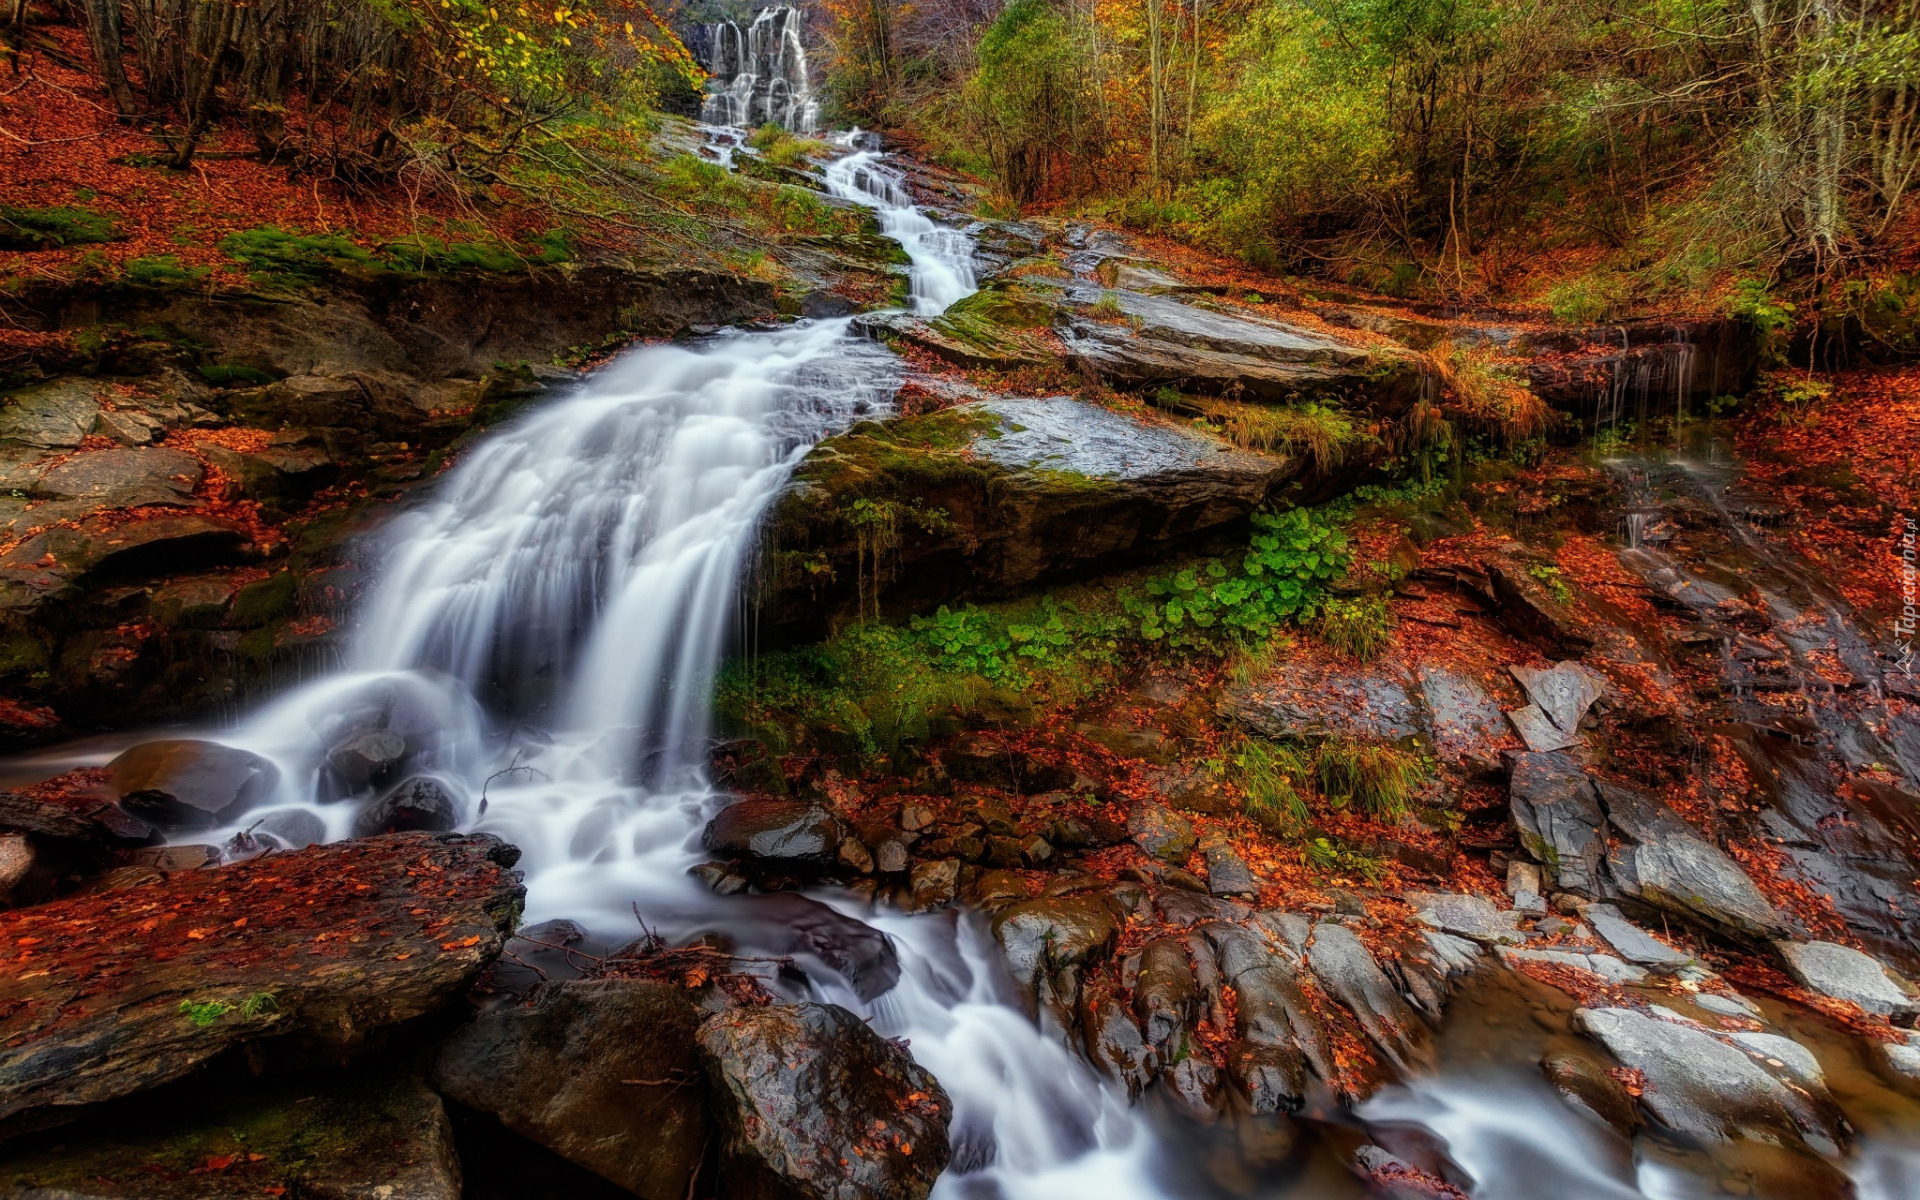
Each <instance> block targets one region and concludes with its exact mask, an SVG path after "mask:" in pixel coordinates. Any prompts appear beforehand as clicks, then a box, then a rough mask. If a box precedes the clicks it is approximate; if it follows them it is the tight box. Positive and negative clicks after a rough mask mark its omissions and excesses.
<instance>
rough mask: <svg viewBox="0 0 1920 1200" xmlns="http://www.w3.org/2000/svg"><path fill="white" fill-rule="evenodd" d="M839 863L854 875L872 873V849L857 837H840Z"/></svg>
mask: <svg viewBox="0 0 1920 1200" xmlns="http://www.w3.org/2000/svg"><path fill="white" fill-rule="evenodd" d="M840 865H841V866H843V867H845V868H846V869H847V870H849V871H852V872H853V873H854V874H855V875H871V874H873V851H871V850H869V849H867V847H866V845H865V843H863V842H861V840H860V839H859V838H856V837H849V838H842V839H841V840H840Z"/></svg>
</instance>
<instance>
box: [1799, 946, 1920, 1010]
mask: <svg viewBox="0 0 1920 1200" xmlns="http://www.w3.org/2000/svg"><path fill="white" fill-rule="evenodd" d="M1774 949H1775V950H1777V951H1778V952H1779V954H1780V957H1781V959H1782V960H1784V961H1785V962H1786V964H1787V973H1788V974H1790V975H1792V976H1793V978H1794V981H1795V982H1796V983H1798V984H1799V985H1800V986H1801V987H1804V988H1806V989H1807V990H1808V991H1812V992H1819V993H1820V994H1821V995H1823V996H1831V997H1833V998H1834V999H1835V1000H1845V1001H1847V1002H1848V1003H1851V1004H1857V1005H1859V1006H1860V1007H1861V1008H1863V1009H1865V1010H1866V1011H1867V1012H1870V1013H1877V1014H1879V1015H1880V1016H1883V1017H1889V1018H1891V1019H1892V1020H1894V1021H1895V1022H1897V1023H1900V1024H1910V1023H1911V1022H1912V1019H1913V1018H1914V1016H1916V1015H1920V991H1916V990H1915V989H1914V986H1913V985H1912V984H1910V983H1908V982H1907V981H1906V980H1905V979H1902V978H1901V977H1900V976H1898V975H1896V974H1894V973H1893V971H1891V970H1890V969H1888V967H1887V966H1886V965H1885V964H1884V963H1882V962H1880V961H1878V960H1877V959H1875V958H1873V957H1871V956H1870V955H1866V954H1862V953H1860V952H1859V951H1858V950H1855V949H1853V948H1852V947H1850V946H1842V945H1839V944H1837V943H1834V942H1775V943H1774Z"/></svg>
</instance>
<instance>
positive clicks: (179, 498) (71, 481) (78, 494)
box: [33, 447, 207, 508]
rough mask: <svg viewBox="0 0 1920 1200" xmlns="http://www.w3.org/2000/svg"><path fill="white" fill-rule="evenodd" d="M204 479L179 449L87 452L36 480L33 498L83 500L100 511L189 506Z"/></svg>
mask: <svg viewBox="0 0 1920 1200" xmlns="http://www.w3.org/2000/svg"><path fill="white" fill-rule="evenodd" d="M206 474H207V472H206V468H205V467H202V466H201V465H200V460H199V459H197V458H195V457H194V456H193V455H191V454H188V453H186V452H185V451H183V450H168V449H165V448H163V447H142V448H141V449H138V450H89V451H87V452H85V453H83V454H76V455H74V456H73V457H72V458H69V459H67V460H66V461H65V462H63V463H61V464H60V465H59V466H57V467H54V468H52V469H51V470H49V471H48V472H47V473H46V474H44V475H42V476H41V477H40V479H39V481H38V482H36V483H35V484H34V485H33V495H35V496H39V497H42V498H45V499H48V500H86V501H89V502H90V503H93V504H96V505H99V506H100V507H102V508H136V507H139V506H141V505H173V506H180V505H190V504H194V503H195V500H194V498H193V489H194V488H196V487H198V486H200V481H201V480H202V479H204V478H206Z"/></svg>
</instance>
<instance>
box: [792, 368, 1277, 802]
mask: <svg viewBox="0 0 1920 1200" xmlns="http://www.w3.org/2000/svg"><path fill="white" fill-rule="evenodd" d="M1289 474H1290V470H1289V466H1288V464H1287V463H1286V462H1284V461H1281V460H1278V459H1274V458H1269V457H1266V456H1263V455H1257V454H1251V453H1247V452H1243V451H1239V450H1235V449H1233V448H1231V447H1229V446H1226V445H1225V444H1223V443H1221V442H1220V441H1218V440H1217V439H1214V438H1211V437H1209V436H1207V435H1204V434H1201V433H1198V432H1195V431H1193V430H1190V429H1185V428H1180V427H1176V426H1172V425H1165V424H1158V423H1154V422H1149V421H1145V420H1141V419H1139V418H1135V417H1131V416H1127V415H1125V414H1122V413H1117V412H1114V411H1111V410H1109V409H1105V408H1102V407H1100V406H1098V405H1094V404H1088V403H1084V402H1082V401H1079V400H1075V399H1072V398H1069V397H1062V396H1056V397H1046V398H1038V399H994V400H984V401H978V402H974V403H968V404H962V405H958V406H955V407H951V408H947V409H943V410H941V411H940V412H937V413H932V414H928V415H925V416H917V417H905V418H899V419H896V420H894V421H891V422H888V423H886V424H884V425H883V424H879V423H872V422H869V423H866V424H863V425H860V426H857V427H856V428H855V429H853V430H851V431H849V432H848V433H846V434H843V435H841V436H840V437H836V438H830V439H828V440H827V441H825V442H822V443H821V444H820V445H819V446H817V447H815V449H814V450H813V451H812V452H811V453H810V454H809V455H808V457H807V459H806V460H805V461H804V462H802V464H801V465H800V467H799V468H798V469H797V470H796V471H795V473H794V476H793V481H792V482H791V483H790V484H789V485H788V487H787V489H786V490H785V491H784V492H783V493H782V494H781V496H780V498H779V499H778V500H777V501H776V502H775V504H774V507H773V509H772V510H771V512H770V513H769V516H768V523H769V524H768V527H769V530H770V532H771V533H772V535H773V536H774V537H775V538H776V539H777V540H778V543H779V544H780V545H783V546H796V547H799V546H805V547H808V550H807V551H806V552H805V555H804V556H802V555H800V554H799V552H798V551H796V552H794V555H793V556H792V557H791V558H790V559H783V560H782V561H783V563H787V564H788V565H783V566H782V567H781V574H780V575H779V577H778V579H777V580H776V590H775V593H774V595H773V596H772V597H771V598H770V600H769V605H770V610H769V617H770V618H771V621H772V624H773V626H774V627H775V628H776V629H778V630H780V631H781V635H782V636H785V637H796V638H797V637H801V636H810V635H811V634H813V633H815V632H818V631H820V630H823V629H825V628H827V627H828V626H829V625H830V624H831V623H832V621H834V620H835V619H837V618H839V617H841V616H845V615H854V614H857V613H858V612H859V611H861V609H860V599H859V597H858V596H856V595H855V581H856V580H859V579H864V580H866V582H865V583H864V584H863V585H862V586H864V587H865V588H866V589H867V591H866V601H865V602H866V604H867V605H868V606H869V607H871V606H872V605H873V604H874V590H875V589H876V588H877V589H878V592H879V598H878V599H879V607H880V610H881V611H882V612H883V613H885V614H888V615H894V614H905V613H913V612H923V611H927V610H930V609H933V608H934V607H936V606H937V605H940V604H946V603H951V602H953V601H956V600H962V599H966V598H968V597H970V596H1007V595H1010V594H1014V593H1016V592H1018V591H1021V590H1025V589H1028V588H1031V587H1034V586H1036V585H1039V584H1042V583H1045V582H1047V581H1048V580H1052V579H1061V578H1068V577H1083V576H1086V575H1089V574H1092V573H1095V572H1098V571H1104V570H1111V569H1114V568H1116V567H1121V566H1125V565H1128V564H1131V563H1135V562H1141V561H1147V560H1150V559H1153V558H1155V557H1157V556H1160V555H1163V554H1164V553H1166V552H1167V551H1168V550H1170V549H1174V548H1181V549H1190V548H1193V547H1195V546H1196V545H1197V544H1203V543H1204V542H1205V541H1206V540H1207V539H1208V537H1209V535H1211V534H1213V533H1215V532H1220V533H1222V534H1224V533H1225V532H1226V531H1228V530H1229V529H1230V528H1232V527H1233V526H1234V524H1235V523H1236V522H1239V521H1242V520H1244V519H1245V517H1246V516H1247V514H1248V513H1250V512H1251V511H1253V509H1254V508H1256V507H1258V506H1259V505H1260V504H1261V503H1263V502H1264V501H1265V500H1266V498H1267V497H1268V496H1269V495H1270V494H1271V493H1272V492H1273V491H1274V489H1276V488H1277V487H1279V486H1281V485H1282V484H1283V483H1284V482H1285V480H1286V478H1287V477H1288V475H1289ZM855 497H859V498H863V499H868V500H872V501H874V502H876V503H879V502H882V501H890V502H892V503H894V504H897V505H899V506H900V508H901V510H902V512H903V513H904V514H906V515H904V516H903V517H902V519H901V521H900V528H899V537H898V543H897V545H896V547H895V549H894V552H893V554H892V555H891V556H890V558H891V559H892V563H891V564H890V566H889V567H888V569H887V571H886V573H885V577H884V578H882V579H879V580H877V581H876V580H875V579H874V575H873V572H872V571H871V570H870V569H867V570H864V571H863V569H862V568H861V567H860V563H861V561H863V560H862V559H861V557H860V554H861V551H860V545H861V543H860V540H859V537H860V534H859V531H858V530H856V529H855V528H854V527H853V526H851V525H849V524H848V523H847V522H846V519H845V512H846V510H847V506H848V505H849V504H850V502H851V501H852V499H853V498H855ZM933 510H940V511H941V512H943V513H944V516H943V518H942V519H940V520H937V521H936V520H932V519H931V518H918V519H916V518H914V517H913V516H912V514H913V513H928V512H931V511H933ZM823 564H824V565H825V566H827V567H830V568H831V570H832V574H830V575H829V574H827V573H825V572H823V571H821V570H819V569H818V568H819V567H820V566H821V565H823ZM835 580H839V581H841V582H834V581H835ZM1025 790H1027V791H1029V792H1034V791H1044V790H1046V788H1044V787H1040V786H1037V785H1033V784H1031V783H1029V784H1028V785H1027V786H1026V787H1025Z"/></svg>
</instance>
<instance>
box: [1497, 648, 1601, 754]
mask: <svg viewBox="0 0 1920 1200" xmlns="http://www.w3.org/2000/svg"><path fill="white" fill-rule="evenodd" d="M1507 670H1508V671H1509V672H1511V673H1512V675H1513V677H1514V679H1516V680H1517V681H1519V684H1520V686H1521V688H1523V689H1524V690H1525V691H1526V693H1527V699H1529V700H1531V701H1533V706H1534V707H1535V708H1537V709H1539V711H1540V712H1541V713H1542V714H1543V715H1544V716H1545V717H1546V718H1547V720H1549V721H1551V722H1552V723H1553V725H1554V727H1555V728H1556V729H1558V730H1560V731H1561V732H1562V733H1565V734H1567V735H1569V736H1575V737H1577V736H1578V734H1579V732H1580V718H1582V717H1583V716H1585V715H1586V712H1587V709H1588V707H1590V706H1591V705H1592V704H1593V702H1594V701H1595V700H1598V699H1600V697H1601V696H1602V695H1604V694H1605V693H1606V679H1605V677H1603V676H1602V675H1600V674H1599V673H1598V672H1596V671H1594V670H1592V669H1590V668H1588V667H1583V666H1581V665H1580V664H1579V663H1577V662H1571V661H1567V662H1557V663H1555V664H1554V665H1553V667H1552V668H1551V669H1550V670H1545V671H1543V670H1540V669H1539V668H1537V667H1520V666H1515V667H1508V668H1507ZM1531 748H1532V749H1535V750H1540V749H1548V750H1557V749H1559V747H1557V746H1548V747H1539V746H1534V747H1531Z"/></svg>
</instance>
